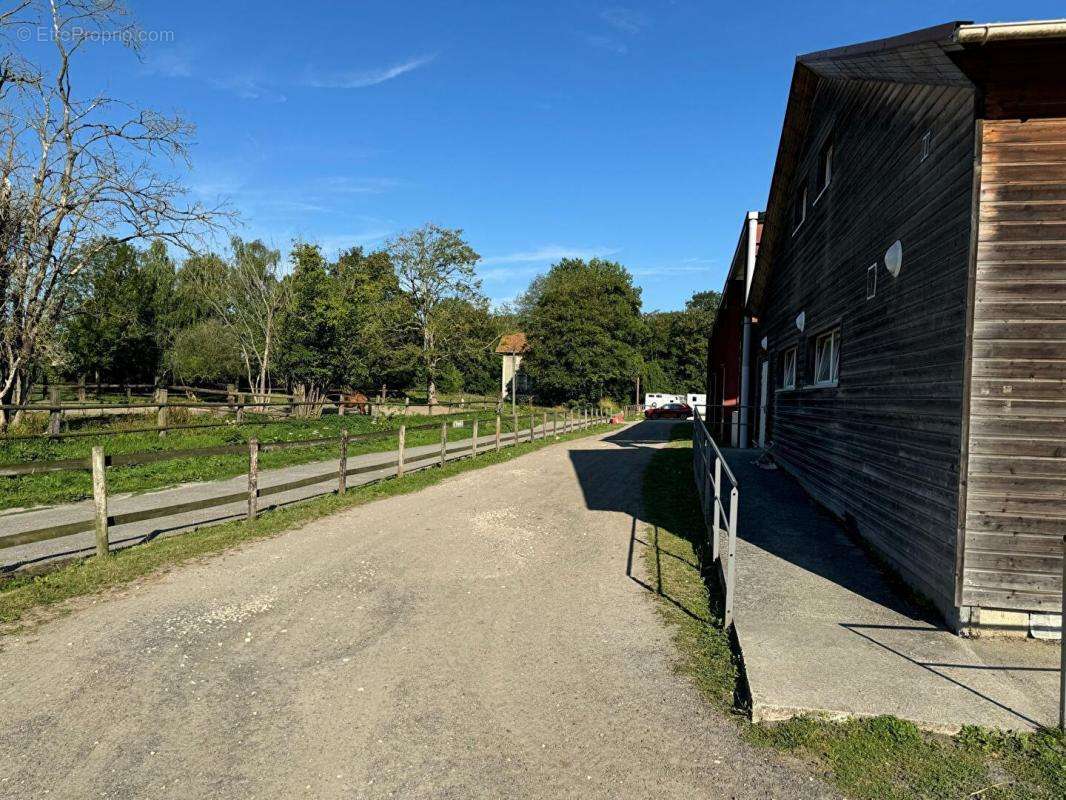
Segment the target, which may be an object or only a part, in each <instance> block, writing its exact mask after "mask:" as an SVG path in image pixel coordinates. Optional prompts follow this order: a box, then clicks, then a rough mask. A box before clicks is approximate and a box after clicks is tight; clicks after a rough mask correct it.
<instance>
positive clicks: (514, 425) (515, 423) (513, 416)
mask: <svg viewBox="0 0 1066 800" xmlns="http://www.w3.org/2000/svg"><path fill="white" fill-rule="evenodd" d="M511 426H512V428H511V430H513V431H514V442H513V444H518V410H517V409H515V411H514V412H513V413H512V414H511Z"/></svg>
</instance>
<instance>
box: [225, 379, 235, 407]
mask: <svg viewBox="0 0 1066 800" xmlns="http://www.w3.org/2000/svg"><path fill="white" fill-rule="evenodd" d="M236 400H237V384H235V383H227V384H226V402H227V403H233V402H236Z"/></svg>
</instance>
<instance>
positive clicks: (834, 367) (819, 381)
mask: <svg viewBox="0 0 1066 800" xmlns="http://www.w3.org/2000/svg"><path fill="white" fill-rule="evenodd" d="M826 344H828V350H827V348H826V347H825V345H826ZM826 359H828V364H827V363H826ZM823 367H828V377H825V378H823V377H820V376H821V375H822V372H823ZM839 381H840V328H833V329H832V330H831V331H826V332H825V333H823V334H821V335H819V336H818V337H817V338H816V339H815V340H814V385H815V386H836V385H837V383H838V382H839Z"/></svg>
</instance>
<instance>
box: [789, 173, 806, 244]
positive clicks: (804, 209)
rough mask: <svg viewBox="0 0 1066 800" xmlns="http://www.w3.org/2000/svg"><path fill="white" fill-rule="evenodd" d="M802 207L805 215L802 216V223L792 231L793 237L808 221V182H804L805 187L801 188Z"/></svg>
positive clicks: (798, 223)
mask: <svg viewBox="0 0 1066 800" xmlns="http://www.w3.org/2000/svg"><path fill="white" fill-rule="evenodd" d="M798 199H799V200H800V203H801V205H800V207H801V208H802V209H803V213H802V214H800V221H799V222H797V223H796V227H794V228H793V229H792V235H793V236H795V234H796V232H797V231H798V230H799V229H800V228H802V227H803V223H804V222H806V221H807V180H806V178H805V179H804V181H803V186H801V187H800V197H799V198H798Z"/></svg>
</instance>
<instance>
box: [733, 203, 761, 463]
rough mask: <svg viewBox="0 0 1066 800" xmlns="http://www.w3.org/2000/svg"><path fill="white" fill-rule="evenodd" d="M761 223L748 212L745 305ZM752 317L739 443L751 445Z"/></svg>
mask: <svg viewBox="0 0 1066 800" xmlns="http://www.w3.org/2000/svg"><path fill="white" fill-rule="evenodd" d="M758 225H759V212H757V211H749V212H748V258H747V264H746V265H745V273H744V306H745V308H746V307H747V305H748V293H749V292H750V291H751V279H752V277H754V275H755V233H756V230H757V229H758ZM750 419H751V317H750V316H749V315H748V314H745V315H744V336H743V339H742V340H741V345H740V436H739V437H738V438H739V440H740V441H739V442H738V444H739V445H740V446H741V447H744V448H747V447H750V446H751V442H750V440H749V439H750V437H749V433H748V432H749V430H750V429H751V424H750Z"/></svg>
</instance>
